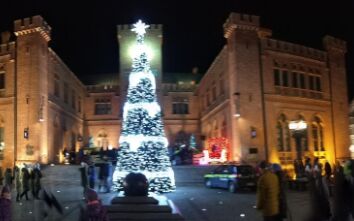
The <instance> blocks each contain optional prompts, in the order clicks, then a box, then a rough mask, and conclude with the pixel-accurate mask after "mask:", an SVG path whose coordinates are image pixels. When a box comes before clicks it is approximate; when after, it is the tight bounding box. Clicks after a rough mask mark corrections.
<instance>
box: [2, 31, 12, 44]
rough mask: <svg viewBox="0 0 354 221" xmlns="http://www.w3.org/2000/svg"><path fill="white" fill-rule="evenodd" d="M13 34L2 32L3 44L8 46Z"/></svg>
mask: <svg viewBox="0 0 354 221" xmlns="http://www.w3.org/2000/svg"><path fill="white" fill-rule="evenodd" d="M10 37H11V34H10V32H9V31H4V32H1V44H7V43H9V41H10Z"/></svg>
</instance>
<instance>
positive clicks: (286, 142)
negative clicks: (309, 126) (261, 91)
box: [277, 114, 291, 151]
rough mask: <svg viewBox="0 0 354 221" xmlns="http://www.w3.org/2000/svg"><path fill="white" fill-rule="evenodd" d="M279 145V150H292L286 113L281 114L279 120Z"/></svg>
mask: <svg viewBox="0 0 354 221" xmlns="http://www.w3.org/2000/svg"><path fill="white" fill-rule="evenodd" d="M277 147H278V151H291V143H290V130H289V126H288V121H287V119H286V116H285V115H284V114H281V115H280V116H279V118H278V122H277Z"/></svg>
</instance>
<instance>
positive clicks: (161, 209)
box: [106, 196, 185, 221]
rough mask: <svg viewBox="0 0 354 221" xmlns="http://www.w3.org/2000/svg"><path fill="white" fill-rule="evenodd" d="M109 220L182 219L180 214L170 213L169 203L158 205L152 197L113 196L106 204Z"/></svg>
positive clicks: (174, 220)
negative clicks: (109, 203) (108, 203)
mask: <svg viewBox="0 0 354 221" xmlns="http://www.w3.org/2000/svg"><path fill="white" fill-rule="evenodd" d="M106 209H107V216H108V218H109V220H110V221H123V220H127V221H129V220H132V221H133V220H135V221H163V220H165V221H183V220H185V219H184V218H183V217H182V216H181V215H180V214H177V213H172V208H171V207H170V206H169V205H159V201H158V200H157V199H155V198H154V197H146V196H130V197H115V198H113V199H112V200H111V205H108V206H106Z"/></svg>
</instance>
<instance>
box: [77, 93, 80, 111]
mask: <svg viewBox="0 0 354 221" xmlns="http://www.w3.org/2000/svg"><path fill="white" fill-rule="evenodd" d="M77 112H79V113H81V97H79V98H78V99H77Z"/></svg>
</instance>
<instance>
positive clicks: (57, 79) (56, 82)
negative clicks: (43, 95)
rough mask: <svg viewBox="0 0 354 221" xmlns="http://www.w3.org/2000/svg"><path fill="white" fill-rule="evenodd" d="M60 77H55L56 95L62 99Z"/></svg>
mask: <svg viewBox="0 0 354 221" xmlns="http://www.w3.org/2000/svg"><path fill="white" fill-rule="evenodd" d="M59 81H60V79H59V77H58V76H57V75H55V76H54V95H55V96H56V97H60V88H59Z"/></svg>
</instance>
